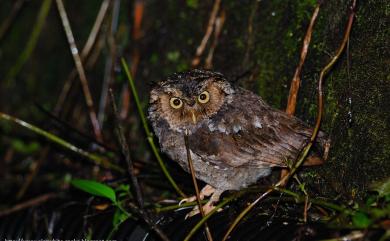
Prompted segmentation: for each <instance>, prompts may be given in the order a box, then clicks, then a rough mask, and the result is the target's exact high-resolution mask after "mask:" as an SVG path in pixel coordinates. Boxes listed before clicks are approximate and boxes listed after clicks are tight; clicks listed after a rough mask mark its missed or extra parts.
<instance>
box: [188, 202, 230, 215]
mask: <svg viewBox="0 0 390 241" xmlns="http://www.w3.org/2000/svg"><path fill="white" fill-rule="evenodd" d="M202 209H203V213H204V215H207V214H209V213H210V212H211V211H213V210H214V209H215V206H214V202H213V201H212V200H211V199H210V200H209V201H208V202H207V203H206V204H205V205H203V206H202ZM221 211H222V208H219V209H218V210H217V212H221ZM199 213H200V212H199V207H198V206H195V207H194V208H193V209H192V211H191V212H189V213H188V214H187V215H186V217H185V219H187V218H190V217H192V216H195V215H197V214H199Z"/></svg>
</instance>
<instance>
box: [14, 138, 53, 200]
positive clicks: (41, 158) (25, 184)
mask: <svg viewBox="0 0 390 241" xmlns="http://www.w3.org/2000/svg"><path fill="white" fill-rule="evenodd" d="M49 149H50V147H49V145H46V146H45V147H44V148H42V149H41V154H40V156H39V158H38V160H35V161H34V162H32V163H31V166H32V168H31V171H30V173H29V174H28V176H27V178H25V181H24V182H23V184H22V187H21V188H20V189H19V191H18V193H17V194H16V199H17V200H20V199H21V198H22V197H23V195H24V194H25V193H26V191H27V189H28V188H29V187H30V185H31V183H32V181H33V180H34V178H35V176H36V175H37V173H38V172H39V169H40V168H41V166H42V164H43V162H44V161H45V160H46V157H47V154H48V153H49Z"/></svg>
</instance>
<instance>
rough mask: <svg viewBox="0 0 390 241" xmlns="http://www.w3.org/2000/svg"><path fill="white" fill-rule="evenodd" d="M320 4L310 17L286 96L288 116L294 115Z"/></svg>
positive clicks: (319, 3)
mask: <svg viewBox="0 0 390 241" xmlns="http://www.w3.org/2000/svg"><path fill="white" fill-rule="evenodd" d="M321 2H322V1H319V2H318V3H317V6H316V8H315V9H314V12H313V15H312V16H311V19H310V24H309V27H307V30H306V35H305V38H304V39H303V46H302V50H301V56H300V58H299V64H298V66H297V68H296V69H295V73H294V77H293V79H292V80H291V86H290V94H289V96H288V102H287V108H286V112H287V114H289V115H294V113H295V108H296V105H297V97H298V92H299V86H300V84H301V72H302V67H303V64H304V63H305V59H306V55H307V51H308V49H309V44H310V41H311V36H312V33H313V26H314V23H315V21H316V19H317V16H318V12H319V11H320V6H321Z"/></svg>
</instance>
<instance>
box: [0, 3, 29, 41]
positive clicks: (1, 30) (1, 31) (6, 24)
mask: <svg viewBox="0 0 390 241" xmlns="http://www.w3.org/2000/svg"><path fill="white" fill-rule="evenodd" d="M25 2H26V0H18V1H16V2H15V3H14V5H13V6H12V10H11V12H10V14H8V17H7V18H6V19H5V20H4V21H3V23H2V24H1V26H0V42H1V40H2V39H3V37H4V36H5V34H6V33H7V31H8V29H9V28H10V27H11V26H12V24H13V23H14V20H15V17H16V16H17V15H18V13H19V12H20V9H22V7H23V5H24V3H25Z"/></svg>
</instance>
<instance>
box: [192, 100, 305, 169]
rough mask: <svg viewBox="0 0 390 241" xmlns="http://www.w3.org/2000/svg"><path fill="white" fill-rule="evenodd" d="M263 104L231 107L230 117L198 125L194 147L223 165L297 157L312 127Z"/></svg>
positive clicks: (264, 163) (282, 162)
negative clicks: (243, 107)
mask: <svg viewBox="0 0 390 241" xmlns="http://www.w3.org/2000/svg"><path fill="white" fill-rule="evenodd" d="M256 104H259V103H258V102H256ZM260 104H261V105H259V106H258V107H257V106H251V107H248V106H246V109H241V110H239V109H237V108H234V109H230V110H229V113H230V114H229V117H230V118H227V117H228V116H227V115H226V114H221V117H216V118H215V119H214V122H210V123H208V124H207V125H205V128H199V129H198V130H197V131H196V132H195V133H193V134H192V135H191V136H190V139H189V140H190V142H189V143H190V149H191V151H192V152H193V153H194V154H196V155H198V156H199V157H200V158H202V159H203V160H204V161H208V162H210V163H212V164H214V165H217V166H219V167H222V168H223V167H239V166H253V167H265V166H287V163H288V162H289V161H295V159H296V157H297V155H298V154H299V152H300V151H301V149H302V148H303V147H304V146H305V145H306V143H307V141H308V140H309V138H310V136H311V133H312V129H311V128H309V127H308V126H307V125H306V124H305V123H304V122H302V121H301V120H299V119H298V118H295V117H290V116H288V115H287V114H285V113H284V112H281V111H278V110H275V109H273V108H271V107H269V106H268V105H266V104H265V105H262V104H264V103H260ZM243 110H245V111H243ZM235 112H238V113H235ZM226 113H227V112H226Z"/></svg>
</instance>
